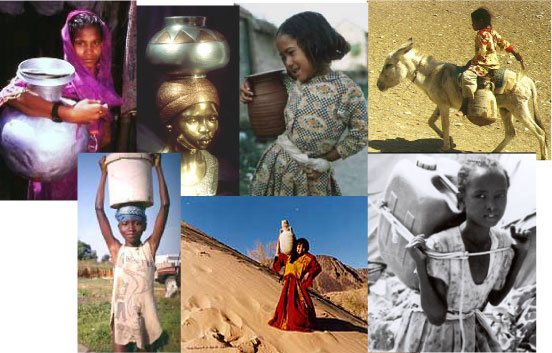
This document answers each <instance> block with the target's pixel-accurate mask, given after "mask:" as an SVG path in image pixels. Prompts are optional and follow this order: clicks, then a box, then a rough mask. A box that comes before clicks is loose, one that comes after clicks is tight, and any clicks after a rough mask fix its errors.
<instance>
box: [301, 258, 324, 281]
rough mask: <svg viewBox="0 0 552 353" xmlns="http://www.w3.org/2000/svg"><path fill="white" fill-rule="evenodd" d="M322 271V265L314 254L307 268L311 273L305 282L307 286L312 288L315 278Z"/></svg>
mask: <svg viewBox="0 0 552 353" xmlns="http://www.w3.org/2000/svg"><path fill="white" fill-rule="evenodd" d="M320 272H322V267H320V264H319V263H318V261H316V257H314V256H313V257H312V258H311V261H310V262H309V265H308V268H307V273H309V277H308V278H307V280H306V281H305V283H304V286H305V288H310V287H311V286H312V282H313V281H314V278H315V277H316V276H318V274H319V273H320Z"/></svg>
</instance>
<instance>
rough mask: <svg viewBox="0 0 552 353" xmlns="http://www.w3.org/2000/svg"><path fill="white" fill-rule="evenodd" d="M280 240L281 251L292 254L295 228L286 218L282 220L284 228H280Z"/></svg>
mask: <svg viewBox="0 0 552 353" xmlns="http://www.w3.org/2000/svg"><path fill="white" fill-rule="evenodd" d="M278 240H279V241H280V252H282V253H284V254H286V255H290V254H291V253H292V251H293V243H294V240H295V234H293V229H292V228H291V226H290V225H289V222H288V221H287V220H285V219H284V220H282V228H280V235H279V236H278Z"/></svg>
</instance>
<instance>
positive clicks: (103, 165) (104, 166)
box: [98, 156, 107, 174]
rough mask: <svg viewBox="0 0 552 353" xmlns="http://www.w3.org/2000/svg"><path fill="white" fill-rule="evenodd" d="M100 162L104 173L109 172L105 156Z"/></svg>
mask: <svg viewBox="0 0 552 353" xmlns="http://www.w3.org/2000/svg"><path fill="white" fill-rule="evenodd" d="M98 164H99V165H100V170H101V171H102V174H107V164H106V163H105V156H103V157H102V159H100V160H99V161H98Z"/></svg>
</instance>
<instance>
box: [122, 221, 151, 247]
mask: <svg viewBox="0 0 552 353" xmlns="http://www.w3.org/2000/svg"><path fill="white" fill-rule="evenodd" d="M144 230H145V227H144V224H143V223H142V221H139V220H137V219H131V220H126V221H122V222H119V232H120V233H121V235H122V236H123V238H124V239H125V242H126V244H128V245H134V246H138V245H140V239H141V238H142V233H143V232H144Z"/></svg>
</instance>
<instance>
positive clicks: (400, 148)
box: [368, 137, 465, 153]
mask: <svg viewBox="0 0 552 353" xmlns="http://www.w3.org/2000/svg"><path fill="white" fill-rule="evenodd" d="M368 146H369V147H370V148H373V149H375V150H379V152H383V153H398V152H402V153H440V152H443V151H442V150H441V148H442V147H443V140H442V139H439V138H428V139H419V140H415V141H408V140H405V139H403V138H401V137H397V138H394V139H387V140H369V141H368ZM447 152H452V153H459V152H460V153H461V152H465V151H460V150H457V149H454V148H453V149H451V150H450V151H447Z"/></svg>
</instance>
